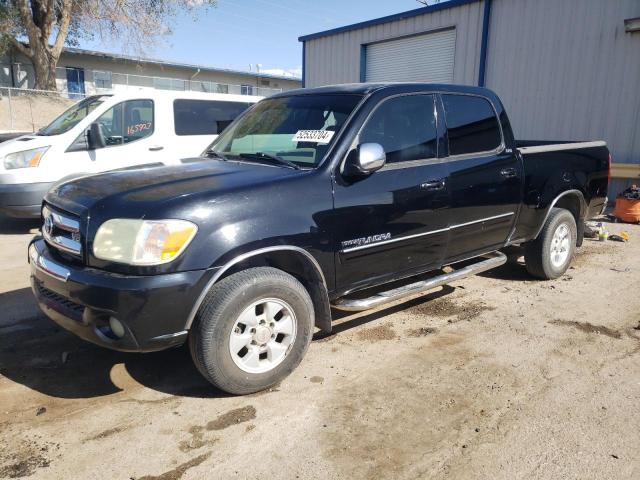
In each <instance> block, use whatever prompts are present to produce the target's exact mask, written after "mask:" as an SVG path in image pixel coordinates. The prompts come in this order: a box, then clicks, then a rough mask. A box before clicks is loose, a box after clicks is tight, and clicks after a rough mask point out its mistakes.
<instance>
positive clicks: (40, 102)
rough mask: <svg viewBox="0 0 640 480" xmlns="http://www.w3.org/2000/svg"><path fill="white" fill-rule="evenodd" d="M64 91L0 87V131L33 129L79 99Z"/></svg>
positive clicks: (46, 122)
mask: <svg viewBox="0 0 640 480" xmlns="http://www.w3.org/2000/svg"><path fill="white" fill-rule="evenodd" d="M81 97H82V96H81V95H77V94H75V95H74V98H69V94H68V93H66V92H49V91H45V90H31V89H26V88H8V87H0V132H35V131H36V130H39V129H40V128H42V127H44V126H46V125H48V124H49V123H50V122H51V120H53V119H54V118H55V117H57V116H58V115H60V114H61V113H62V112H63V111H65V110H66V109H67V108H69V107H70V106H71V105H73V104H74V103H75V102H77V101H78V100H80V98H81Z"/></svg>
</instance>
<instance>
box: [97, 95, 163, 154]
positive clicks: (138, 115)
mask: <svg viewBox="0 0 640 480" xmlns="http://www.w3.org/2000/svg"><path fill="white" fill-rule="evenodd" d="M96 122H98V123H100V124H101V125H102V131H103V133H104V138H105V141H106V144H107V146H112V145H122V144H125V143H130V142H133V141H135V140H140V139H141V138H144V137H148V136H149V135H151V134H152V133H153V128H154V125H153V102H152V101H151V100H129V101H127V102H123V103H119V104H117V105H115V106H113V107H111V108H110V109H109V110H107V111H106V112H104V113H103V114H102V115H101V116H100V117H99V118H98V120H96Z"/></svg>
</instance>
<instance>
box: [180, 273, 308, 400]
mask: <svg viewBox="0 0 640 480" xmlns="http://www.w3.org/2000/svg"><path fill="white" fill-rule="evenodd" d="M313 326H314V310H313V304H312V302H311V298H310V297H309V294H308V293H307V291H306V289H305V288H304V286H303V285H302V284H301V283H300V282H299V281H298V280H296V279H295V278H294V277H292V276H291V275H289V274H288V273H285V272H283V271H281V270H278V269H275V268H270V267H259V268H250V269H247V270H243V271H241V272H238V273H235V274H233V275H230V276H228V277H226V278H224V279H223V280H221V281H220V282H218V283H216V284H215V285H214V286H213V287H212V288H211V290H210V291H209V293H208V294H207V296H206V298H205V299H204V301H203V303H202V305H201V307H200V309H199V311H198V314H197V315H196V318H195V321H194V323H193V326H192V328H191V331H190V332H189V347H190V350H191V356H192V358H193V360H194V363H195V364H196V367H197V368H198V370H199V371H200V373H201V374H202V375H203V376H204V377H205V378H206V379H207V380H209V381H210V382H211V383H212V384H214V385H215V386H216V387H218V388H220V389H221V390H224V391H225V392H228V393H233V394H239V395H244V394H248V393H253V392H257V391H259V390H263V389H265V388H268V387H270V386H272V385H275V384H276V383H278V382H279V381H281V380H282V379H284V378H285V377H286V376H287V375H289V374H290V373H291V372H292V371H293V370H294V369H295V368H296V367H297V366H298V364H299V363H300V362H301V361H302V358H303V357H304V354H305V353H306V351H307V348H308V347H309V343H310V342H311V337H312V335H313Z"/></svg>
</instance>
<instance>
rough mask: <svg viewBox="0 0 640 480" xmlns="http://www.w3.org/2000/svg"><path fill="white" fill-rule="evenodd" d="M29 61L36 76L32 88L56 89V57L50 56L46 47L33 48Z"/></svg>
mask: <svg viewBox="0 0 640 480" xmlns="http://www.w3.org/2000/svg"><path fill="white" fill-rule="evenodd" d="M32 50H33V56H32V57H31V62H32V63H33V70H34V72H35V76H36V82H35V86H34V88H35V89H36V90H53V91H55V90H57V89H58V87H57V85H56V64H57V63H58V59H57V58H56V59H54V58H52V55H51V53H50V52H48V51H47V50H48V48H47V47H45V48H35V49H32Z"/></svg>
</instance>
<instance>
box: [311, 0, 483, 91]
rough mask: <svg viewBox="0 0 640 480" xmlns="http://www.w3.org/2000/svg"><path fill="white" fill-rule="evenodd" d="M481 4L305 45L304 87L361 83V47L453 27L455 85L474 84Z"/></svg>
mask: <svg viewBox="0 0 640 480" xmlns="http://www.w3.org/2000/svg"><path fill="white" fill-rule="evenodd" d="M482 11H483V2H481V1H478V2H475V3H470V4H467V5H462V6H459V7H455V8H449V9H444V10H440V11H437V12H434V13H431V14H428V15H420V16H417V17H410V18H405V19H402V20H396V21H392V22H388V23H385V24H382V25H373V26H370V27H366V28H362V29H359V30H352V31H348V32H342V33H338V34H334V35H330V36H327V37H320V38H315V39H312V40H308V41H307V42H305V44H306V45H305V49H306V55H305V59H306V61H305V86H306V87H317V86H320V85H330V84H336V83H353V82H359V81H360V52H361V46H362V45H363V44H367V43H371V42H378V41H380V40H386V39H391V38H397V37H402V36H406V35H413V34H416V33H425V32H429V31H432V30H438V29H442V28H447V27H456V55H455V65H454V72H453V81H454V83H460V84H474V83H475V82H476V81H477V79H478V68H479V66H478V65H479V63H478V62H479V61H478V59H479V57H480V38H481V35H482Z"/></svg>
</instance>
